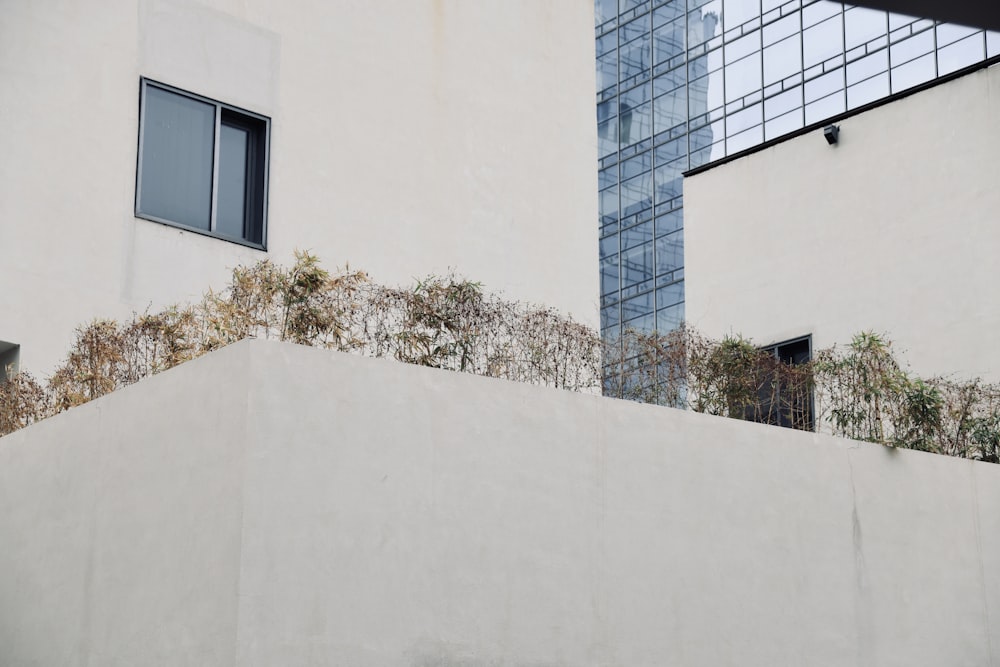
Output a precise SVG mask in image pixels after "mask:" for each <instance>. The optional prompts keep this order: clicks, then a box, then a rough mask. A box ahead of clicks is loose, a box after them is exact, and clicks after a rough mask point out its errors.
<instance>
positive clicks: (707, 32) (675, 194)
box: [595, 0, 1000, 338]
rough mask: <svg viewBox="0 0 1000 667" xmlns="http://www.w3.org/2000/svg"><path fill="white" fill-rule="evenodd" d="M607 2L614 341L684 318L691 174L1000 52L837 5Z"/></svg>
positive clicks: (607, 238) (606, 249) (607, 315)
mask: <svg viewBox="0 0 1000 667" xmlns="http://www.w3.org/2000/svg"><path fill="white" fill-rule="evenodd" d="M595 7H596V23H597V25H596V38H597V81H598V91H597V122H598V137H599V165H598V168H599V183H600V185H599V187H600V213H599V218H600V219H599V225H600V238H601V241H600V244H601V247H600V256H601V328H602V332H603V334H604V335H605V337H609V338H613V337H615V336H616V335H617V333H618V332H619V331H620V330H621V329H622V328H623V327H631V328H634V329H637V330H640V331H651V330H654V329H656V330H659V331H667V330H670V329H672V328H674V327H676V326H677V325H678V323H680V322H681V321H682V320H683V319H684V252H683V248H684V224H683V198H682V189H681V179H682V176H681V175H682V174H683V173H684V172H685V171H687V170H688V169H693V168H695V167H698V166H700V165H703V164H705V163H707V162H710V161H713V160H717V159H719V158H722V157H725V156H727V155H732V154H734V153H737V152H739V151H742V150H744V149H747V148H751V147H753V146H756V145H758V144H760V143H762V142H765V141H768V140H771V139H774V138H776V137H779V136H781V135H784V134H787V133H789V132H793V131H795V130H797V129H800V128H802V127H804V126H806V125H811V124H813V123H817V122H819V121H822V120H824V119H827V118H830V117H832V116H835V115H837V114H840V113H843V112H845V111H848V110H851V109H855V108H857V107H860V106H863V105H865V104H868V103H870V102H873V101H876V100H879V99H881V98H884V97H886V96H888V95H891V94H894V93H897V92H900V91H904V90H906V89H908V88H912V87H913V86H916V85H919V84H921V83H924V82H927V81H930V80H932V79H935V78H937V77H939V76H944V75H946V74H948V73H951V72H954V71H956V70H959V69H962V68H963V67H967V66H969V65H974V64H976V63H979V62H982V61H984V60H985V59H988V58H992V57H994V56H997V55H998V54H1000V33H993V32H984V31H982V30H976V29H972V28H966V27H963V26H957V25H950V24H944V23H935V22H934V21H931V20H927V19H919V18H913V17H909V16H902V15H897V14H891V13H886V12H883V11H876V10H871V9H865V8H861V7H852V6H850V5H844V4H841V3H837V2H828V1H826V0H812V1H810V0H791V1H790V2H781V1H779V0H667V1H663V0H596V2H595ZM737 222H738V221H734V224H736V223H737Z"/></svg>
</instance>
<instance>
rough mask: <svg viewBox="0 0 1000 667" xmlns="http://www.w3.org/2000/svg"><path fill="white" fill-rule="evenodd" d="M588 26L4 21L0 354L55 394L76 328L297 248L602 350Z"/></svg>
mask: <svg viewBox="0 0 1000 667" xmlns="http://www.w3.org/2000/svg"><path fill="white" fill-rule="evenodd" d="M592 25H593V4H592V2H591V1H590V0H547V1H546V2H537V1H536V0H518V1H510V0H502V1H501V0H490V1H477V2H474V3H470V2H459V1H454V0H453V1H445V0H386V1H384V2H348V1H346V0H337V1H333V2H329V1H319V0H315V1H309V2H295V3H274V2H269V1H266V0H259V1H258V0H250V1H249V2H246V1H240V2H236V1H232V0H206V1H204V2H201V1H194V0H100V1H99V2H89V3H81V2H74V1H72V0H51V1H49V0H47V1H45V2H34V1H30V2H29V1H28V0H9V1H5V2H3V4H2V20H0V119H2V121H3V132H2V133H0V156H2V157H0V248H2V250H3V261H2V262H0V285H2V287H3V288H2V289H0V355H2V358H4V359H5V360H6V361H12V360H14V358H15V357H16V356H17V354H18V349H17V347H16V346H20V351H19V356H20V367H21V368H23V369H27V370H30V371H34V372H35V373H36V374H42V375H44V374H45V373H47V372H49V371H50V370H51V369H52V367H53V366H54V365H55V364H56V363H57V362H58V360H59V359H60V357H61V356H62V355H63V354H65V352H66V351H67V348H68V346H69V344H70V342H71V340H72V331H73V328H74V327H76V326H77V325H79V324H81V323H84V322H88V321H90V320H92V319H93V318H97V317H127V316H128V315H129V314H130V313H131V312H132V311H140V312H141V311H143V310H145V309H146V308H149V307H152V308H159V307H161V306H163V305H166V304H169V303H172V302H177V301H185V300H193V299H196V298H198V297H199V296H200V295H201V294H202V293H203V292H204V290H206V289H207V288H208V287H210V286H218V285H219V284H220V283H222V282H224V280H225V279H226V277H227V275H228V272H229V270H230V269H231V268H233V267H234V266H236V265H239V264H247V263H253V262H256V261H258V260H260V259H263V258H265V257H268V258H273V259H275V260H277V261H288V260H290V259H291V255H292V252H293V250H294V249H297V248H298V249H308V250H310V251H312V252H314V253H315V254H317V255H318V256H319V257H320V258H321V259H322V260H323V262H324V264H326V265H327V266H328V267H334V266H342V265H344V264H346V263H350V265H351V267H352V268H358V269H363V270H365V271H367V272H369V274H370V275H371V276H372V277H373V278H374V279H376V280H378V281H380V282H384V283H388V284H408V283H410V282H411V281H412V280H413V279H414V278H416V277H421V276H425V275H428V274H430V273H442V272H445V271H447V270H448V269H450V268H452V269H455V270H456V271H457V272H459V273H460V274H463V275H466V276H468V277H469V278H470V279H474V280H478V281H481V282H483V283H484V284H485V286H486V287H487V288H488V289H490V290H497V291H502V292H504V293H505V294H506V295H507V296H509V297H512V298H516V299H523V300H529V301H533V302H538V303H543V304H546V305H550V306H554V307H556V308H558V309H560V310H562V311H563V312H566V313H569V314H571V315H572V316H573V317H575V318H576V319H578V320H581V321H583V322H585V323H587V324H589V325H592V326H596V325H597V310H598V304H597V279H598V278H597V271H596V266H597V241H596V230H594V229H593V226H592V225H591V224H590V221H592V220H593V219H594V218H595V214H596V210H597V198H596V197H597V196H596V192H595V188H594V184H595V182H596V176H595V174H594V169H593V163H594V157H595V155H596V129H595V127H594V117H593V107H592V106H591V103H590V96H591V95H593V89H594V69H593V57H594V56H593V49H594V46H593V39H592V36H591V29H592ZM161 84H163V85H162V86H161ZM216 130H217V131H216ZM216 136H217V137H218V138H219V139H218V141H216V139H215V137H216ZM247 137H249V138H250V142H249V145H250V147H251V148H253V149H254V150H250V151H249V152H248V149H247V145H248V144H247V142H246V138H247ZM241 142H243V143H241ZM234 145H235V146H237V147H236V148H233V146H234ZM216 155H218V158H219V159H218V160H216V159H214V158H215V156H216ZM246 158H249V162H246V163H245V162H244V160H245V159H246ZM255 161H256V162H255ZM255 164H256V166H254V165H255ZM216 166H217V168H216ZM138 172H141V173H142V174H143V177H142V179H141V182H140V181H139V179H138ZM247 184H249V186H248V187H246V188H244V185H247ZM137 192H138V195H137ZM150 218H153V219H158V220H161V221H163V222H166V223H167V224H160V223H158V222H155V221H152V220H151V219H150ZM222 236H228V237H229V238H228V239H223V238H220V237H222ZM234 240H235V241H237V242H233V241H234ZM240 241H242V244H241V243H240Z"/></svg>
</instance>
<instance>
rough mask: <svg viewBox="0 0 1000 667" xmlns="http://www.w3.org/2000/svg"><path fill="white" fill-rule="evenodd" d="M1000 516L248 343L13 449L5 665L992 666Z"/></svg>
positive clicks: (886, 474)
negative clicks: (152, 407)
mask: <svg viewBox="0 0 1000 667" xmlns="http://www.w3.org/2000/svg"><path fill="white" fill-rule="evenodd" d="M151 406H155V407H156V409H150V408H151ZM998 503H1000V466H991V465H988V464H977V463H973V462H970V461H965V460H959V459H950V458H945V457H939V456H935V455H931V454H924V453H920V452H909V451H892V450H888V449H884V448H881V447H879V446H875V445H869V444H861V443H857V442H850V441H845V440H841V439H835V438H832V437H828V436H822V435H814V434H808V433H801V432H793V431H789V430H782V429H777V428H773V427H766V426H761V425H757V424H747V423H743V422H736V421H729V420H725V419H722V418H715V417H707V416H704V415H698V414H694V413H688V412H681V411H677V410H672V409H668V408H659V407H654V406H643V405H637V404H633V403H626V402H622V401H616V400H611V399H605V398H600V397H595V396H584V395H579V394H571V393H568V392H561V391H557V390H547V389H542V388H537V387H530V386H524V385H517V384H513V383H508V382H503V381H498V380H488V379H483V378H477V377H472V376H468V375H461V374H456V373H448V372H444V371H435V370H430V369H422V368H417V367H413V366H406V365H403V364H397V363H392V362H389V361H386V360H372V359H365V358H359V357H350V356H346V355H341V354H337V353H331V352H326V351H322V350H315V349H310V348H303V347H297V346H293V345H289V344H278V343H266V342H259V341H244V342H243V343H240V344H237V345H235V346H232V347H230V348H227V349H225V350H222V351H220V352H217V353H214V354H212V355H209V356H207V357H203V358H202V359H199V360H197V361H194V362H191V363H190V364H187V365H185V366H182V367H181V368H178V369H175V370H172V371H169V372H167V373H164V374H161V375H159V376H156V377H154V378H151V379H150V380H147V381H144V382H142V383H140V384H139V385H136V386H133V387H130V388H127V389H125V390H122V391H120V392H117V393H115V394H113V395H111V396H109V397H106V398H104V399H101V400H99V401H97V402H94V403H91V404H89V405H86V406H83V407H80V408H76V409H74V410H73V411H71V412H69V413H66V414H63V415H60V416H58V417H55V418H53V419H50V420H48V421H47V422H44V423H42V424H39V425H37V426H34V427H31V428H29V429H25V430H23V431H20V432H17V433H15V434H13V435H10V436H7V437H5V438H3V439H0V544H3V545H4V548H3V549H0V663H2V664H4V665H27V664H43V665H75V664H100V665H136V664H142V665H151V664H169V665H195V664H197V665H204V664H211V665H275V664H280V665H351V666H356V667H367V666H374V665H413V666H417V667H429V666H432V665H434V666H446V667H458V666H462V667H466V666H478V665H483V666H485V665H532V666H542V665H544V666H549V665H552V666H554V665H574V666H575V665H594V666H596V665H603V666H619V665H620V666H623V667H624V666H628V667H646V666H648V667H654V666H656V667H659V666H661V665H740V666H751V667H752V666H756V665H759V666H761V667H765V666H766V667H772V666H773V665H831V666H841V665H871V666H872V667H876V666H877V667H884V666H894V665H899V666H901V667H902V666H905V667H914V666H922V665H926V666H927V667H940V666H941V665H969V666H977V667H980V666H991V665H992V666H996V665H1000V652H998V648H1000V623H997V619H998V618H1000V571H998V570H997V568H996V563H998V562H1000V538H998V536H1000V513H997V512H996V511H995V510H996V508H997V507H998V506H1000V505H998Z"/></svg>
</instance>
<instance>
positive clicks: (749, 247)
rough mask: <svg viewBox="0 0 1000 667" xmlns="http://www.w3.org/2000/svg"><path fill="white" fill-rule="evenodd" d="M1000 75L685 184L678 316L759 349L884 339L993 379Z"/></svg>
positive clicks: (999, 319) (893, 107)
mask: <svg viewBox="0 0 1000 667" xmlns="http://www.w3.org/2000/svg"><path fill="white" fill-rule="evenodd" d="M998 116H1000V67H992V68H989V69H987V70H981V71H979V72H976V73H974V74H970V75H968V76H965V77H962V78H961V79H958V80H955V81H952V82H950V83H946V84H942V85H939V86H937V87H935V88H932V89H930V90H927V91H924V92H921V93H918V94H915V95H913V96H911V97H906V98H904V99H902V100H899V101H896V102H893V103H890V104H887V105H885V106H882V107H879V108H876V109H874V110H872V111H869V112H867V113H864V114H861V115H858V116H854V117H851V118H847V119H845V120H843V121H841V122H840V123H839V125H840V143H839V144H838V145H837V146H833V147H831V146H828V145H827V143H826V141H824V139H823V136H822V132H821V131H816V132H814V133H811V134H808V135H804V136H801V137H797V138H795V139H792V140H789V141H786V142H783V143H781V144H778V145H776V146H773V147H771V148H767V149H765V150H762V151H759V152H757V153H754V154H752V155H749V156H747V157H744V158H741V159H739V160H735V161H733V162H730V163H728V164H723V165H720V166H719V167H716V168H714V169H711V170H709V171H706V172H703V173H700V174H697V175H695V176H692V177H689V178H687V179H685V183H684V216H685V223H684V227H685V232H684V234H685V238H684V243H685V253H686V255H685V272H686V274H687V282H686V285H687V306H686V312H687V316H688V320H689V321H690V322H691V323H692V324H694V325H695V326H696V327H698V328H699V329H701V330H703V331H704V332H706V333H709V334H711V335H716V336H718V335H722V334H724V333H727V332H730V331H734V332H739V333H742V334H744V335H747V336H750V337H752V338H753V339H754V340H755V341H756V342H758V343H761V344H764V343H768V342H773V341H781V340H786V339H788V338H792V337H797V336H801V335H804V334H810V333H811V334H813V337H814V338H813V340H814V343H815V344H816V345H818V346H819V347H826V346H829V345H832V344H833V343H847V342H850V339H851V336H852V335H853V334H854V333H857V332H859V331H861V330H866V329H874V330H876V331H883V332H887V333H888V334H889V337H890V338H892V339H893V340H895V341H896V342H897V343H898V344H899V347H900V348H901V349H902V350H904V351H905V357H906V359H908V360H909V361H910V362H911V364H912V366H913V368H914V370H916V371H918V372H920V373H926V374H952V373H954V374H957V375H958V376H965V377H974V376H982V377H985V378H988V379H990V380H992V381H998V380H1000V348H997V346H995V345H992V344H990V340H991V333H992V332H995V331H997V330H998V329H1000V292H998V291H997V289H996V286H997V285H998V284H1000V263H998V262H996V261H995V254H996V253H995V248H997V247H998V246H1000V224H998V222H1000V213H998V212H1000V182H998V180H997V168H996V164H997V163H996V160H997V155H1000V131H998V126H997V122H996V119H997V118H998Z"/></svg>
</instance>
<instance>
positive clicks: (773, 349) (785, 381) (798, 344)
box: [746, 336, 815, 431]
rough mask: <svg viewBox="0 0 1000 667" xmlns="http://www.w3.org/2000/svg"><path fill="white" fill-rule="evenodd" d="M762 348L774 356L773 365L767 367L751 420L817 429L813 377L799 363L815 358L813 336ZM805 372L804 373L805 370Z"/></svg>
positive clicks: (789, 426) (749, 418)
mask: <svg viewBox="0 0 1000 667" xmlns="http://www.w3.org/2000/svg"><path fill="white" fill-rule="evenodd" d="M761 351H763V352H766V353H768V354H769V355H773V365H771V366H770V367H769V368H766V369H764V375H765V378H764V381H763V383H762V384H761V386H760V387H759V388H758V390H757V398H758V408H757V410H758V411H757V412H753V413H752V414H751V412H752V411H749V410H748V412H747V415H746V418H747V419H748V420H750V421H756V422H761V423H764V424H772V425H775V426H784V427H785V428H795V429H799V430H803V431H812V430H814V424H815V416H814V412H813V391H812V376H811V373H810V371H809V370H807V369H799V370H796V367H797V366H801V365H803V364H808V363H809V361H810V360H811V359H812V337H811V336H805V337H803V338H796V339H794V340H789V341H785V342H783V343H778V344H777V345H769V346H768V347H764V348H761ZM803 371H804V372H803Z"/></svg>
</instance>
